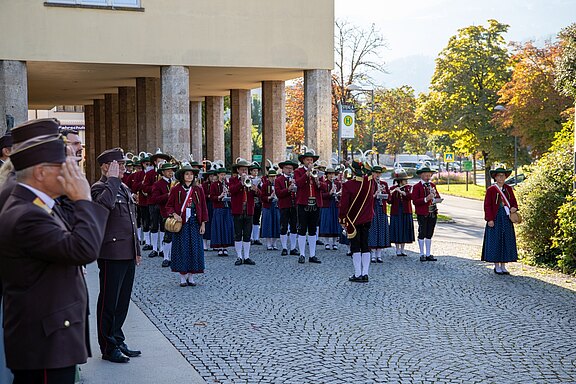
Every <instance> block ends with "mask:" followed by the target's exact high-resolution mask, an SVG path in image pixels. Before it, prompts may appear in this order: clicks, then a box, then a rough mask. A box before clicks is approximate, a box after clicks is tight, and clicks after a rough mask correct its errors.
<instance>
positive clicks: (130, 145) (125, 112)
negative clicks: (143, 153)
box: [118, 87, 138, 155]
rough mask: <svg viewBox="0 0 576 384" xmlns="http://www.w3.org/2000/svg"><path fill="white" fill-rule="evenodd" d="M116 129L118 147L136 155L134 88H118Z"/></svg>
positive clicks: (136, 129)
mask: <svg viewBox="0 0 576 384" xmlns="http://www.w3.org/2000/svg"><path fill="white" fill-rule="evenodd" d="M118 129H119V131H120V147H121V148H122V149H124V152H131V153H133V154H135V155H137V154H138V126H137V124H136V87H119V88H118Z"/></svg>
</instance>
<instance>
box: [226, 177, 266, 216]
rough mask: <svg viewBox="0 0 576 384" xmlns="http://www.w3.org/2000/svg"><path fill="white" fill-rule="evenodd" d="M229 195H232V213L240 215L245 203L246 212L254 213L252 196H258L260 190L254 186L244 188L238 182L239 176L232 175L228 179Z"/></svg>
mask: <svg viewBox="0 0 576 384" xmlns="http://www.w3.org/2000/svg"><path fill="white" fill-rule="evenodd" d="M229 185H230V196H232V215H241V214H242V213H243V212H244V209H243V206H244V203H246V214H247V215H248V216H252V215H254V197H256V196H260V190H259V189H258V188H256V191H254V190H253V189H251V188H246V187H244V185H242V183H241V182H240V178H239V177H236V176H233V177H231V178H230V181H229Z"/></svg>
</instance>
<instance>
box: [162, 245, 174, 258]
mask: <svg viewBox="0 0 576 384" xmlns="http://www.w3.org/2000/svg"><path fill="white" fill-rule="evenodd" d="M162 252H164V260H171V253H172V243H162Z"/></svg>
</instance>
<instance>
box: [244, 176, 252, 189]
mask: <svg viewBox="0 0 576 384" xmlns="http://www.w3.org/2000/svg"><path fill="white" fill-rule="evenodd" d="M242 184H243V185H244V187H246V188H250V187H252V180H251V179H250V178H249V177H247V176H243V178H242Z"/></svg>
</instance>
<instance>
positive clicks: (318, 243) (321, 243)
mask: <svg viewBox="0 0 576 384" xmlns="http://www.w3.org/2000/svg"><path fill="white" fill-rule="evenodd" d="M316 245H324V242H323V241H322V240H316Z"/></svg>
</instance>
